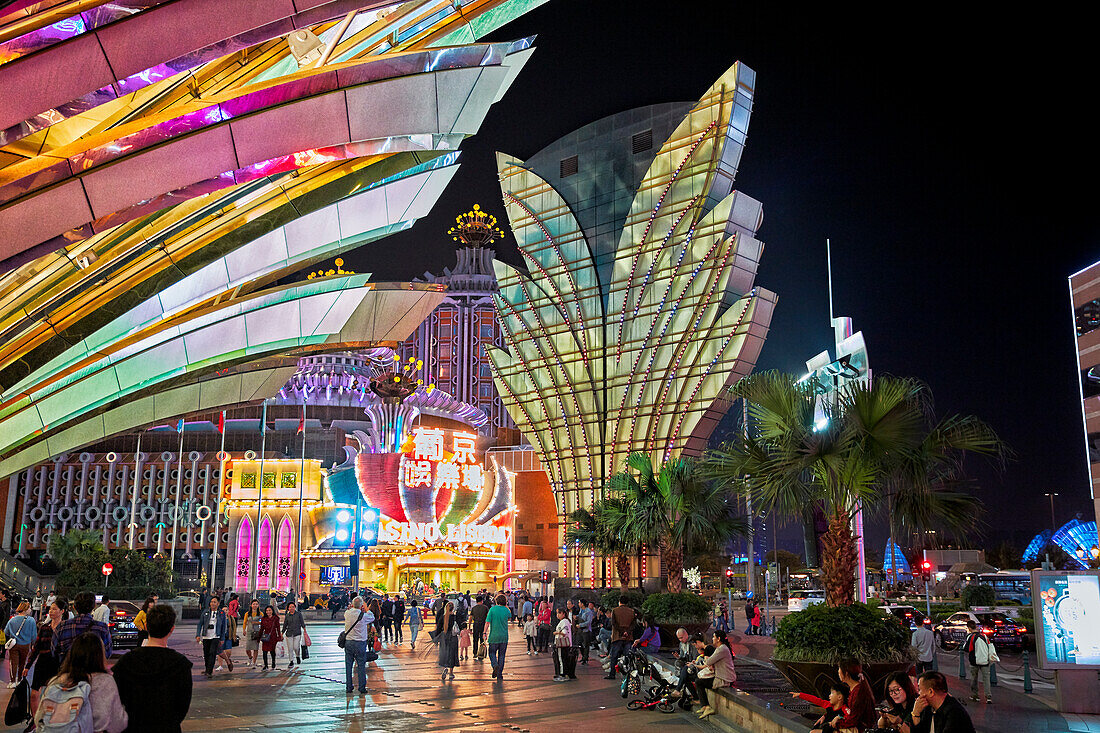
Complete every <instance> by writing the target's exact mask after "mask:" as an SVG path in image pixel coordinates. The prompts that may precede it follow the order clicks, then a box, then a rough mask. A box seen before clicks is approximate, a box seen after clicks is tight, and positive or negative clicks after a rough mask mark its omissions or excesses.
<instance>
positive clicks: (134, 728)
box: [111, 605, 191, 733]
mask: <svg viewBox="0 0 1100 733" xmlns="http://www.w3.org/2000/svg"><path fill="white" fill-rule="evenodd" d="M175 625H176V612H175V611H173V610H172V607H171V606H169V605H157V606H152V607H151V608H150V609H149V610H148V611H147V612H146V621H145V628H146V630H147V631H148V632H149V638H148V639H146V641H145V646H140V647H138V648H137V649H134V650H133V651H131V652H129V653H127V654H126V655H124V656H123V657H122V659H120V660H118V663H117V664H115V666H114V668H112V670H111V671H112V672H113V673H114V678H115V684H117V685H118V697H119V699H120V700H122V705H123V707H125V708H126V712H127V714H128V715H129V716H130V725H129V727H128V728H127V729H126V731H125V733H180V725H181V724H182V723H183V719H184V718H186V717H187V711H188V709H189V708H190V707H191V662H190V661H188V659H187V657H185V656H183V655H182V654H180V653H179V652H177V651H176V650H174V649H169V648H168V637H169V636H171V634H172V629H173V628H174V627H175Z"/></svg>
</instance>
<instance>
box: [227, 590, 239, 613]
mask: <svg viewBox="0 0 1100 733" xmlns="http://www.w3.org/2000/svg"><path fill="white" fill-rule="evenodd" d="M225 608H226V613H227V614H228V615H229V617H230V618H232V619H238V618H240V617H241V616H240V608H241V602H240V600H238V599H237V594H236V593H230V594H229V603H228V604H226V607H225Z"/></svg>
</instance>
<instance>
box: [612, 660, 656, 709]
mask: <svg viewBox="0 0 1100 733" xmlns="http://www.w3.org/2000/svg"><path fill="white" fill-rule="evenodd" d="M649 667H650V664H649V659H647V658H646V655H645V654H644V653H643V652H640V651H638V650H637V649H630V650H629V651H628V652H627V653H626V654H624V655H623V656H621V657H619V664H618V671H619V672H622V675H623V681H622V684H620V685H619V694H620V695H621V696H622V697H623V699H624V700H625V699H626V698H627V697H629V696H631V695H640V694H641V693H642V682H643V681H644V680H645V678H646V676H648V674H649Z"/></svg>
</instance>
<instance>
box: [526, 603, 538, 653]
mask: <svg viewBox="0 0 1100 733" xmlns="http://www.w3.org/2000/svg"><path fill="white" fill-rule="evenodd" d="M538 633H539V624H538V621H535V617H534V616H532V615H531V614H527V615H526V616H524V618H523V635H524V637H526V638H527V656H532V655H534V656H536V657H537V656H538V655H539V648H538V646H537V645H536V644H535V636H536V635H537V634H538Z"/></svg>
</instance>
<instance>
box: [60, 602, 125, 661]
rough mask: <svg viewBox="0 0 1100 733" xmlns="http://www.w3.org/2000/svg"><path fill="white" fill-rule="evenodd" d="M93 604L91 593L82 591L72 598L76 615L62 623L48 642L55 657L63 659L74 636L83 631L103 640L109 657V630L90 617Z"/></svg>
mask: <svg viewBox="0 0 1100 733" xmlns="http://www.w3.org/2000/svg"><path fill="white" fill-rule="evenodd" d="M93 605H95V596H93V595H92V594H91V593H88V592H87V591H84V592H82V593H77V594H76V598H74V599H73V606H74V607H75V608H76V614H77V615H76V616H75V617H74V618H71V619H69V620H68V621H65V622H64V623H62V624H61V626H60V627H58V629H57V631H56V632H55V633H54V635H53V640H52V641H51V642H50V645H51V647H52V650H53V655H54V656H55V657H57V658H58V659H64V658H65V655H66V654H67V653H68V651H69V647H70V646H72V644H73V641H74V640H76V637H78V636H80V635H81V634H83V633H84V632H85V631H91V632H92V633H94V634H95V635H96V636H98V637H99V639H100V641H102V642H103V648H104V649H105V650H106V654H107V658H108V659H110V658H111V630H110V629H109V628H108V627H107V624H102V623H100V622H99V621H96V620H95V619H93V618H92V606H93Z"/></svg>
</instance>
